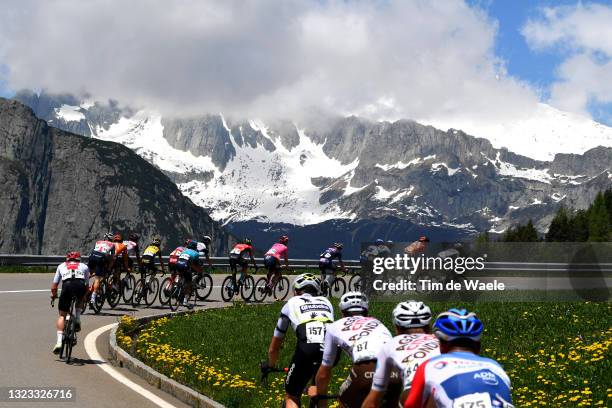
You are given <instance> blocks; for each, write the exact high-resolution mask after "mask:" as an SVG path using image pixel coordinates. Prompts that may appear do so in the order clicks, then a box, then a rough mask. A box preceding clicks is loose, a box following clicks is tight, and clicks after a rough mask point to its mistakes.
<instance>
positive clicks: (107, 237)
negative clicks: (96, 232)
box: [104, 232, 113, 241]
mask: <svg viewBox="0 0 612 408" xmlns="http://www.w3.org/2000/svg"><path fill="white" fill-rule="evenodd" d="M104 239H105V240H106V241H112V240H113V233H112V232H107V233H106V234H104Z"/></svg>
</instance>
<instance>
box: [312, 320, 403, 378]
mask: <svg viewBox="0 0 612 408" xmlns="http://www.w3.org/2000/svg"><path fill="white" fill-rule="evenodd" d="M389 340H391V333H390V332H389V330H388V329H387V328H386V327H385V325H384V324H382V323H381V322H380V321H379V320H378V319H375V318H374V317H365V316H350V317H343V318H342V319H340V320H337V321H335V322H334V323H332V324H330V325H329V326H327V333H326V334H325V348H324V349H323V361H322V364H323V365H326V366H328V367H329V366H332V365H333V364H334V361H335V360H336V356H337V353H338V347H340V348H341V349H342V350H344V351H345V352H346V354H348V355H349V357H351V359H352V360H353V363H359V362H362V361H368V360H376V355H377V354H378V352H379V351H380V349H381V348H382V346H383V345H384V344H385V343H386V342H387V341H389Z"/></svg>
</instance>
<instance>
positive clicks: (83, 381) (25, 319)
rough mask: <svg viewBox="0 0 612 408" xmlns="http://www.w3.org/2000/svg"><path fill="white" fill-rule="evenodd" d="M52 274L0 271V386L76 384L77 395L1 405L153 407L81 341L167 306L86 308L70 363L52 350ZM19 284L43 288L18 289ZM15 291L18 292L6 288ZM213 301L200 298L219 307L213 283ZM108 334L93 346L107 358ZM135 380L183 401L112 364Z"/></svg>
mask: <svg viewBox="0 0 612 408" xmlns="http://www.w3.org/2000/svg"><path fill="white" fill-rule="evenodd" d="M52 277H53V275H51V274H29V273H28V274H11V273H8V274H7V273H5V274H0V310H2V311H3V313H4V319H3V324H2V331H1V332H2V334H1V335H0V387H16V388H19V387H75V391H76V400H75V401H73V402H54V403H52V404H50V403H48V402H39V403H36V402H31V401H30V402H18V403H11V402H6V401H4V402H3V401H0V407H36V406H40V407H46V406H52V407H71V408H76V407H79V408H80V407H113V408H117V407H156V406H157V405H155V404H154V403H152V402H150V401H149V400H148V399H146V398H145V397H143V396H141V395H139V394H137V393H136V392H134V391H132V390H131V389H130V388H128V387H127V386H125V385H123V384H121V383H119V382H118V381H117V380H115V379H114V378H112V377H111V376H110V375H108V374H107V373H106V372H104V371H103V370H101V369H100V368H99V367H98V366H99V365H100V364H107V363H105V362H101V361H92V360H90V359H89V357H88V355H87V353H86V352H85V349H84V347H83V341H84V339H85V337H86V336H87V334H88V333H90V332H91V331H93V330H95V329H96V328H99V327H102V326H105V325H108V324H110V323H115V322H117V319H118V318H119V317H120V316H122V315H124V314H133V315H135V316H145V315H150V314H156V313H164V312H167V311H169V309H168V308H160V307H155V305H154V306H153V307H152V308H147V309H145V308H142V309H138V310H136V309H134V308H132V307H131V306H126V305H123V304H119V305H118V306H117V308H116V309H115V310H109V309H108V308H107V306H106V305H105V307H104V308H103V309H102V313H101V314H100V315H92V314H90V312H89V311H88V312H87V313H86V314H85V315H83V317H82V320H81V321H82V326H83V328H82V331H81V332H80V333H79V337H78V339H79V343H78V344H77V346H76V347H75V348H74V350H73V358H74V364H71V365H67V364H65V363H64V362H63V361H60V360H59V359H58V358H57V356H56V355H54V354H53V353H52V352H51V349H52V347H53V345H54V344H55V338H56V334H55V319H56V318H57V303H56V308H53V309H52V308H51V307H50V299H49V296H50V292H49V290H48V288H49V287H50V284H51V279H52ZM222 278H223V277H222V276H215V277H214V284H215V285H220V283H221V279H222ZM24 290H29V291H31V290H43V291H36V292H33V291H31V292H21V291H24ZM9 291H19V292H9ZM211 299H212V301H210V302H205V306H204V307H205V308H210V307H218V306H221V305H223V304H224V303H223V302H221V301H220V299H221V297H220V293H219V289H218V288H214V289H213V293H212V295H211ZM108 336H109V332H106V333H104V335H102V336H100V337H99V338H98V340H97V342H96V343H97V349H98V352H99V353H100V354H101V355H102V356H103V358H105V359H107V358H108V341H109V339H108ZM115 368H116V369H117V370H118V371H119V372H121V373H122V374H123V375H125V376H126V377H128V378H129V379H130V380H132V381H134V382H135V383H137V384H139V385H141V386H143V387H145V388H146V389H148V390H150V391H152V392H153V393H154V394H156V395H158V396H159V397H161V398H163V399H164V400H166V401H167V402H168V403H170V404H172V405H174V406H176V407H186V405H185V404H183V403H182V402H180V401H178V400H176V399H175V398H173V397H171V396H170V395H168V394H166V393H164V392H162V391H159V390H156V389H155V388H153V387H151V386H150V385H149V384H148V383H146V382H145V381H143V380H142V379H141V378H139V377H137V376H135V375H133V374H132V373H130V372H129V371H128V370H126V369H123V368H118V367H115Z"/></svg>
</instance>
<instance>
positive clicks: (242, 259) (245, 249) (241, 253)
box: [229, 238, 257, 290]
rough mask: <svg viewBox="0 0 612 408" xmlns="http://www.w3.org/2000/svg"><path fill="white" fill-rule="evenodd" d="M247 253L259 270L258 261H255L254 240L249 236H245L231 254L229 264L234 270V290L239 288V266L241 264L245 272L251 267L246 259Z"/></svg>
mask: <svg viewBox="0 0 612 408" xmlns="http://www.w3.org/2000/svg"><path fill="white" fill-rule="evenodd" d="M246 255H248V256H249V258H250V260H251V262H252V263H253V267H254V268H255V271H257V263H255V258H253V241H251V240H250V239H249V238H245V239H243V240H242V242H240V243H238V244H236V245H234V248H233V249H232V250H231V252H230V255H229V264H230V269H231V270H232V282H233V284H234V290H236V289H237V288H238V284H237V282H236V273H237V272H238V266H240V268H241V270H242V273H243V274H245V273H246V271H247V268H248V267H249V262H248V261H247V259H246Z"/></svg>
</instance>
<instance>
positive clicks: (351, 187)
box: [17, 94, 612, 241]
mask: <svg viewBox="0 0 612 408" xmlns="http://www.w3.org/2000/svg"><path fill="white" fill-rule="evenodd" d="M17 98H18V99H20V100H22V101H24V102H25V103H28V104H29V105H30V106H38V107H41V108H39V109H35V111H36V113H37V115H39V116H40V117H42V118H43V119H45V120H48V121H54V122H51V123H56V124H59V125H58V126H63V127H65V128H70V126H77V125H78V126H81V127H83V128H87V129H89V133H87V132H83V134H85V135H92V136H93V137H95V138H99V139H103V140H111V141H116V142H119V143H122V144H124V145H125V146H127V147H129V148H131V149H132V150H134V151H135V152H137V153H138V154H139V155H140V156H141V157H143V158H145V159H146V160H147V161H149V162H150V163H152V164H154V165H155V166H157V167H158V168H159V169H161V170H162V171H164V172H165V173H166V174H167V175H168V176H169V177H170V178H171V179H172V180H174V181H175V182H176V183H177V185H178V186H179V188H180V189H181V191H182V192H183V193H184V194H185V195H187V196H188V197H190V198H191V199H192V200H193V201H194V202H195V203H196V204H198V205H200V206H202V207H203V208H205V209H208V210H209V211H210V213H211V216H212V217H213V218H214V219H216V220H218V221H220V222H223V223H228V224H229V223H231V224H232V225H233V226H234V229H235V230H236V231H239V233H248V232H249V231H251V233H255V232H258V231H263V230H266V229H267V230H270V228H272V229H274V227H273V226H272V227H271V225H273V224H275V223H285V224H283V225H285V226H286V225H293V226H313V225H317V224H320V223H324V222H328V221H334V222H335V224H334V225H339V224H342V223H344V224H347V223H348V224H351V223H353V224H352V225H353V226H355V225H357V224H355V223H358V222H366V223H367V222H368V221H376V220H378V221H380V220H396V221H394V222H395V223H396V224H397V223H399V224H402V225H403V223H406V225H407V227H406V228H407V230H410V227H409V226H410V225H412V226H418V227H419V228H420V229H421V230H424V231H429V232H431V231H443V232H444V233H443V234H442V235H443V236H442V237H441V238H443V237H444V236H446V237H452V239H456V238H457V236H467V235H470V234H474V233H476V232H477V231H493V232H501V231H503V230H504V229H506V228H508V227H509V226H511V225H513V224H515V223H519V222H526V221H527V220H528V219H530V218H531V219H533V220H534V222H535V223H536V225H537V227H538V228H539V229H540V230H542V231H543V230H545V228H546V227H547V226H548V224H549V222H550V220H551V218H552V215H553V214H554V212H555V211H556V209H557V208H558V207H559V206H560V205H562V204H563V205H566V206H568V207H573V208H585V207H586V206H587V205H588V204H589V203H590V202H591V201H592V200H593V198H594V197H595V195H596V194H597V192H598V191H600V190H603V189H606V188H609V187H611V186H612V170H611V166H612V136H606V135H607V134H608V133H609V135H612V129H610V128H606V127H604V126H603V125H599V124H597V129H596V130H597V131H598V132H608V133H606V134H603V136H600V137H599V138H598V139H596V140H597V143H599V142H600V141H601V140H603V141H604V142H605V141H606V140H608V139H609V140H610V143H609V144H608V145H606V146H599V147H597V146H596V145H593V144H592V143H593V142H589V139H588V137H587V135H572V137H573V138H575V139H576V140H579V141H580V146H583V147H584V146H587V148H585V149H583V151H580V152H577V153H580V154H556V155H554V159H553V160H548V161H542V160H536V159H533V158H530V157H527V156H522V155H518V154H515V153H513V152H511V151H508V150H507V149H504V148H495V147H493V145H492V144H491V142H489V140H487V139H483V138H476V137H472V136H470V135H467V134H465V133H464V132H462V131H460V130H454V129H450V130H448V131H442V130H439V129H436V128H434V127H431V126H424V125H421V124H419V123H416V122H414V121H410V120H399V121H396V122H392V123H390V122H372V121H367V120H364V119H362V118H358V117H345V118H340V117H320V118H316V120H305V121H304V122H303V123H294V122H291V121H277V122H274V123H262V122H260V121H256V120H235V119H232V118H226V117H223V116H222V115H203V116H202V117H199V118H189V119H181V118H162V117H160V116H159V115H156V114H153V113H150V112H143V111H141V112H130V111H129V110H126V109H119V108H118V106H117V105H116V104H115V105H113V104H110V105H102V104H98V103H95V104H92V103H83V101H80V100H76V99H75V100H74V101H69V102H70V104H68V102H64V101H59V102H61V104H59V105H58V103H59V102H58V101H55V100H53V97H52V96H48V95H46V94H40V95H35V97H34V96H32V94H30V95H29V96H27V95H25V96H22V95H21V94H19V95H17ZM28 98H29V99H28ZM33 99H35V101H34V100H33ZM50 106H52V107H53V108H49V107H50ZM67 112H79V113H80V114H81V115H82V116H78V115H77V116H70V115H69V114H68V113H67ZM77 119H78V121H77ZM549 119H550V118H549ZM602 129H603V130H602ZM564 137H567V136H564ZM607 138H608V139H607ZM589 143H590V144H589ZM606 143H607V142H606ZM514 144H516V143H514ZM535 148H536V147H535V146H534V149H535ZM537 148H538V149H541V148H542V147H541V146H538V147H537ZM549 148H550V149H551V152H554V151H555V150H554V149H555V146H554V145H553V146H549ZM538 156H540V155H534V157H538ZM549 156H553V155H552V154H550V155H549ZM340 221H342V222H340ZM344 224H343V226H342V227H341V228H340V229H339V231H340V230H342V231H348V230H350V226H349V227H347V226H346V225H344ZM348 224H347V225H348ZM382 224H385V223H384V222H382ZM382 224H381V225H382ZM326 225H327V224H326ZM385 225H386V224H385ZM296 228H297V227H296ZM356 229H359V230H361V231H375V230H376V228H373V229H368V228H357V227H356ZM306 230H309V231H312V230H313V227H309V228H306ZM376 231H377V232H376V234H379V235H377V237H378V236H380V234H381V231H380V230H376ZM339 233H340V232H339ZM364 234H365V233H364ZM364 234H361V235H359V236H357V237H356V238H358V239H371V238H374V236H370V235H372V234H374V232H372V233H368V234H370V235H367V234H366V235H364ZM317 235H320V234H317ZM324 235H325V234H324ZM406 239H410V237H406ZM320 240H322V241H329V240H333V238H331V236H329V237H321V238H320Z"/></svg>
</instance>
